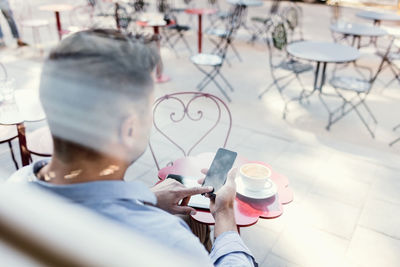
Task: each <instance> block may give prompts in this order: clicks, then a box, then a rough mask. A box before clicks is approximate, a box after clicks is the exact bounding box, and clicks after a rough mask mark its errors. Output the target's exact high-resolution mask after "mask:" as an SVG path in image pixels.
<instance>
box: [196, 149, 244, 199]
mask: <svg viewBox="0 0 400 267" xmlns="http://www.w3.org/2000/svg"><path fill="white" fill-rule="evenodd" d="M236 156H237V153H236V152H233V151H230V150H227V149H223V148H220V149H218V151H217V154H216V155H215V157H214V160H213V162H212V163H211V166H210V169H209V170H208V172H207V175H206V178H205V180H204V182H203V186H212V187H213V188H214V190H213V191H212V192H211V193H209V194H210V197H215V192H217V191H218V190H219V189H220V188H221V187H222V186H223V185H224V184H225V182H226V178H227V176H228V172H229V171H230V169H231V168H232V166H233V163H234V162H235V160H236Z"/></svg>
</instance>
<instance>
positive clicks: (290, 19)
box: [281, 3, 304, 42]
mask: <svg viewBox="0 0 400 267" xmlns="http://www.w3.org/2000/svg"><path fill="white" fill-rule="evenodd" d="M281 17H282V18H283V19H284V20H285V23H286V27H287V29H288V30H289V33H290V40H289V41H290V42H293V41H298V40H304V38H303V29H302V17H303V11H302V9H301V7H299V6H298V5H296V4H293V3H292V4H291V5H290V6H288V7H287V8H285V9H283V11H282V13H281ZM296 34H298V35H299V38H298V39H295V36H296Z"/></svg>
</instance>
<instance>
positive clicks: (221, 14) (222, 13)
mask: <svg viewBox="0 0 400 267" xmlns="http://www.w3.org/2000/svg"><path fill="white" fill-rule="evenodd" d="M217 16H218V17H219V18H220V19H226V18H228V17H229V12H228V11H219V12H218V13H217Z"/></svg>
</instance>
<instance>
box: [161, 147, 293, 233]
mask: <svg viewBox="0 0 400 267" xmlns="http://www.w3.org/2000/svg"><path fill="white" fill-rule="evenodd" d="M214 156H215V153H202V154H200V155H198V156H196V157H192V156H190V157H186V158H181V159H178V160H176V161H175V162H174V163H173V165H172V166H167V167H165V168H163V169H161V170H160V171H159V172H158V177H159V178H160V179H161V180H164V179H165V178H166V177H167V176H168V174H179V175H184V176H192V177H199V178H201V177H203V176H204V175H203V174H202V173H201V169H203V168H208V167H209V166H210V165H211V162H212V160H213V158H214ZM249 162H257V163H260V164H263V165H265V166H268V167H269V168H271V166H270V165H268V164H267V163H264V162H259V161H250V160H247V159H245V158H242V157H240V156H238V157H237V159H236V161H235V164H234V167H239V166H241V165H243V164H245V163H249ZM271 170H272V175H271V179H272V180H273V181H274V182H275V183H276V185H277V186H278V193H277V194H276V195H275V196H273V197H271V198H268V199H257V200H256V199H249V198H247V197H243V196H241V195H239V194H238V195H237V196H236V202H235V216H236V224H237V225H238V226H241V227H242V226H251V225H253V224H255V223H256V222H257V221H258V218H259V217H261V218H268V219H272V218H276V217H279V216H280V215H281V214H282V213H283V206H282V205H283V204H288V203H290V202H291V201H292V200H293V191H292V190H291V189H290V188H289V181H288V179H287V178H286V176H284V175H281V174H279V173H277V172H276V171H274V170H273V169H272V168H271ZM192 217H193V218H194V219H195V220H197V221H199V222H201V223H205V224H214V222H215V221H214V218H213V217H212V215H211V213H210V212H209V211H204V210H198V211H197V214H196V215H194V216H192Z"/></svg>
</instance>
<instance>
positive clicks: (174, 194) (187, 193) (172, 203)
mask: <svg viewBox="0 0 400 267" xmlns="http://www.w3.org/2000/svg"><path fill="white" fill-rule="evenodd" d="M150 190H151V191H152V192H153V193H154V194H155V195H156V197H157V207H159V208H160V209H162V210H165V211H167V212H169V213H171V214H191V215H194V214H196V210H195V209H194V208H191V207H188V206H187V204H188V203H189V200H190V197H191V196H193V195H198V194H204V193H209V192H211V191H212V190H213V189H212V187H192V188H187V187H185V186H184V185H182V184H181V183H179V182H177V181H176V180H174V179H166V180H165V181H162V182H161V183H159V184H156V185H155V186H153V187H152V188H151V189H150ZM181 200H182V202H181V203H180V204H179V202H180V201H181Z"/></svg>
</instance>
